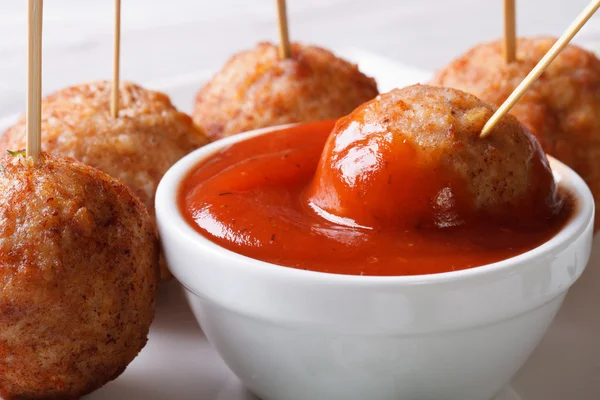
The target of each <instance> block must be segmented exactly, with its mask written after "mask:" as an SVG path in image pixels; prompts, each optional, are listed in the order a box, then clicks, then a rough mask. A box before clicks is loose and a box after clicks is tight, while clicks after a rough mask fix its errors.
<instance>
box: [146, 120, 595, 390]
mask: <svg viewBox="0 0 600 400" xmlns="http://www.w3.org/2000/svg"><path fill="white" fill-rule="evenodd" d="M271 130H273V128H271V129H266V130H259V131H253V132H249V133H246V134H241V135H237V136H233V137H230V138H227V139H224V140H220V141H217V142H215V143H212V144H210V145H208V146H205V147H203V148H201V149H199V150H197V151H195V152H193V153H192V154H190V155H188V156H187V157H185V158H183V159H182V160H181V161H179V162H178V163H177V164H175V165H174V166H173V168H171V169H170V170H169V172H167V174H166V175H165V177H164V178H163V180H162V182H161V183H160V186H159V188H158V193H157V198H156V212H157V218H158V226H159V229H160V233H161V237H162V241H163V246H164V250H165V254H166V257H167V260H168V263H169V265H170V267H171V270H172V272H173V274H174V275H175V277H176V278H177V279H178V280H179V281H180V282H181V283H182V284H183V285H184V286H185V288H186V289H187V297H188V300H189V303H190V305H191V307H192V309H193V312H194V314H195V316H196V318H197V319H198V321H199V323H200V324H201V326H202V328H203V330H204V333H205V334H206V336H207V338H208V340H209V341H210V342H211V343H212V344H213V345H214V346H215V347H216V349H217V350H218V352H219V354H220V355H221V356H222V357H223V359H224V360H225V362H226V363H227V365H228V366H229V367H230V368H231V370H232V371H233V372H234V373H235V374H236V375H237V376H238V377H239V378H240V379H241V380H242V381H243V383H244V384H245V385H246V386H247V387H248V389H249V390H250V391H252V392H253V393H255V394H256V395H258V396H259V397H261V398H263V399H264V400H354V399H356V400H367V399H368V400H392V399H393V400H402V399H405V400H421V399H423V400H484V399H490V398H491V397H492V396H493V395H494V394H495V393H496V392H497V391H498V390H500V389H501V388H502V387H503V386H504V385H505V384H506V383H507V382H508V381H509V380H510V379H511V377H512V376H513V375H514V374H515V373H516V372H517V370H518V369H519V368H520V367H521V365H523V363H524V362H525V360H526V359H527V358H528V357H529V355H530V354H531V352H532V351H533V349H534V348H535V346H536V345H537V344H538V342H539V341H540V339H541V338H542V335H543V334H544V332H545V331H546V329H547V328H548V325H549V324H550V322H551V321H552V319H553V318H554V316H555V314H556V312H557V311H558V309H559V307H560V305H561V303H562V301H563V299H564V297H565V294H566V293H567V290H568V289H569V287H570V286H571V285H572V284H573V283H574V282H575V280H576V279H577V278H578V277H579V276H580V275H581V273H582V272H583V270H584V268H585V266H586V264H587V262H588V258H589V254H590V250H591V240H592V227H593V226H592V225H593V214H594V203H593V199H592V195H591V193H590V191H589V189H588V187H587V186H586V184H585V183H584V182H583V181H582V179H581V178H580V177H579V176H578V175H577V174H575V173H574V172H573V171H572V170H571V169H569V168H568V167H566V166H565V165H564V164H561V163H560V162H558V161H556V160H551V163H552V168H553V170H554V172H555V176H556V179H557V180H558V181H559V182H560V184H561V185H563V186H564V187H566V188H568V189H569V190H570V191H571V192H572V193H573V194H574V195H575V197H576V199H577V204H578V207H577V210H576V212H575V215H574V216H573V217H572V218H571V220H570V221H569V222H568V224H567V225H566V226H565V227H564V228H563V229H562V230H561V231H560V232H559V233H558V235H556V236H555V237H554V238H553V239H551V240H550V241H548V242H547V243H545V244H543V245H542V246H540V247H538V248H536V249H534V250H531V251H529V252H527V253H524V254H521V255H519V256H517V257H514V258H510V259H508V260H505V261H501V262H498V263H494V264H489V265H485V266H482V267H478V268H473V269H468V270H463V271H457V272H449V273H443V274H436V275H422V276H398V277H367V276H347V275H335V274H326V273H318V272H311V271H304V270H298V269H292V268H286V267H282V266H278V265H273V264H270V263H266V262H262V261H258V260H254V259H251V258H248V257H245V256H242V255H239V254H236V253H233V252H231V251H229V250H226V249H224V248H222V247H220V246H218V245H216V244H214V243H213V242H211V241H209V240H208V239H206V238H204V237H203V236H202V235H200V234H198V233H197V232H196V231H195V230H194V229H193V228H192V227H191V226H189V225H188V223H187V222H186V221H185V220H184V218H183V217H182V215H181V213H180V212H179V209H178V206H177V199H176V197H177V193H178V189H179V184H180V182H181V180H182V178H184V177H185V176H186V174H187V173H188V172H189V171H190V170H191V169H192V168H194V166H196V165H197V164H198V163H199V162H200V161H201V160H204V159H206V158H207V157H209V156H210V155H211V154H213V153H214V152H216V151H218V150H220V149H222V148H223V147H225V146H228V145H231V144H232V143H236V142H239V141H242V140H245V139H248V138H250V137H253V136H256V135H261V134H268V132H269V131H271Z"/></svg>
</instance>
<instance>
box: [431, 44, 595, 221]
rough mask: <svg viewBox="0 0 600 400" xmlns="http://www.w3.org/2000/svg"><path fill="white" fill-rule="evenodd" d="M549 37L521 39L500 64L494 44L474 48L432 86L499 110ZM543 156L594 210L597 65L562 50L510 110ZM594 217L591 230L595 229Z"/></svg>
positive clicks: (572, 49)
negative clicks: (587, 196)
mask: <svg viewBox="0 0 600 400" xmlns="http://www.w3.org/2000/svg"><path fill="white" fill-rule="evenodd" d="M555 42H556V39H555V38H550V37H539V38H521V39H519V40H518V41H517V46H516V47H517V59H516V61H515V62H512V63H506V61H505V60H504V58H503V55H502V43H501V41H500V40H498V41H494V42H490V43H483V44H480V45H478V46H475V47H474V48H472V49H471V50H469V51H468V52H466V53H465V54H463V55H461V56H460V57H458V58H457V59H456V60H454V61H452V62H451V63H450V64H448V65H447V66H446V67H444V68H442V69H441V70H439V71H438V72H437V74H436V76H435V77H434V79H433V80H432V84H434V85H440V86H447V87H453V88H457V89H460V90H464V91H466V92H469V93H472V94H474V95H475V96H477V97H480V98H481V99H482V100H483V101H486V102H488V103H490V104H492V105H495V106H500V105H501V104H502V103H503V102H504V100H506V98H508V96H509V95H510V94H511V93H512V91H513V90H514V89H515V88H516V87H517V86H518V85H519V83H521V81H522V80H523V79H524V78H525V77H526V76H527V74H528V73H529V72H530V71H531V70H532V69H533V67H534V66H535V65H536V64H537V63H538V62H539V61H540V60H541V59H542V57H543V56H544V55H545V54H546V53H547V52H548V50H549V49H550V48H551V47H552V45H553V44H554V43H555ZM511 114H513V115H514V116H515V117H517V118H518V119H519V121H521V122H522V123H523V124H524V125H525V126H527V127H528V128H529V129H530V130H531V132H532V133H533V134H534V135H535V136H536V137H537V138H538V140H539V141H540V143H541V144H542V147H543V149H544V151H546V152H547V153H548V154H550V155H552V156H554V157H556V158H557V159H559V160H560V161H562V162H564V163H565V164H567V165H569V166H570V167H571V168H573V169H574V170H575V171H576V172H577V173H579V174H580V175H581V177H582V178H583V179H584V180H585V181H586V183H587V184H588V185H589V186H590V189H591V190H592V193H593V194H594V197H595V198H596V207H599V206H600V163H599V162H598V160H599V159H600V60H598V58H597V57H596V56H595V55H594V54H593V53H592V52H590V51H587V50H584V49H582V48H580V47H577V46H575V45H568V46H567V47H566V48H565V49H564V50H563V51H562V52H561V53H560V54H559V55H558V57H557V58H556V59H555V60H554V61H553V62H552V64H550V66H549V67H548V68H547V69H546V71H545V72H544V73H543V74H542V75H541V76H540V78H539V79H538V80H537V81H536V82H535V83H534V84H533V86H532V87H531V88H530V89H529V90H528V91H527V92H526V93H525V95H524V96H523V98H521V100H519V102H518V103H517V104H516V105H515V106H514V107H513V108H512V110H511ZM599 222H600V215H597V216H596V229H598V228H599V227H600V223H599Z"/></svg>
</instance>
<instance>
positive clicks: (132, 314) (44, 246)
mask: <svg viewBox="0 0 600 400" xmlns="http://www.w3.org/2000/svg"><path fill="white" fill-rule="evenodd" d="M0 165H1V167H0V393H1V394H2V396H3V397H4V398H5V399H12V398H17V399H20V398H26V399H48V398H52V399H73V398H78V397H80V396H82V395H84V394H86V393H89V392H91V391H93V390H95V389H96V388H98V387H100V386H102V385H104V384H105V383H106V382H108V381H110V380H112V379H114V378H116V377H117V376H119V374H121V373H122V372H123V371H124V370H125V368H126V367H127V365H128V364H129V363H130V362H131V361H132V360H133V359H134V358H135V357H136V355H137V354H138V353H139V351H140V350H141V349H142V348H143V347H144V345H145V344H146V340H147V339H146V337H147V334H148V329H149V327H150V323H151V322H152V319H153V316H154V301H155V297H156V287H157V284H158V278H159V270H158V262H157V255H158V241H157V238H156V235H155V232H154V226H153V223H152V219H151V218H150V216H149V215H148V212H147V210H146V207H144V205H143V204H142V203H141V202H140V200H139V199H138V198H137V197H136V196H134V195H133V193H132V192H131V191H130V190H129V189H128V188H127V187H126V186H124V185H123V184H122V183H120V182H119V181H118V180H116V179H114V178H111V177H110V176H108V175H106V174H104V173H103V172H100V171H99V170H97V169H95V168H92V167H89V166H87V165H84V164H82V163H79V162H76V161H74V160H71V159H66V158H59V157H55V156H50V155H47V154H44V153H42V154H41V155H40V157H39V158H38V159H37V160H36V161H33V160H32V159H25V158H23V157H21V156H9V155H6V156H4V157H2V158H0Z"/></svg>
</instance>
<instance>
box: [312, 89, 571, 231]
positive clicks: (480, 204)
mask: <svg viewBox="0 0 600 400" xmlns="http://www.w3.org/2000/svg"><path fill="white" fill-rule="evenodd" d="M493 111H494V110H493V108H492V107H491V106H489V105H487V104H485V103H483V102H482V101H480V100H478V99H477V98H475V97H474V96H471V95H468V94H466V93H464V92H460V91H457V90H453V89H446V88H434V87H428V86H421V85H416V86H410V87H407V88H404V89H396V90H393V91H391V92H388V93H385V94H382V95H379V96H378V97H377V98H375V99H374V100H372V101H370V102H368V103H365V104H364V105H362V106H361V107H359V108H358V109H357V110H355V111H354V112H353V113H351V114H350V115H348V116H347V117H345V118H342V119H341V120H340V121H338V123H337V125H336V127H335V128H334V130H333V132H332V134H331V136H330V137H329V139H328V141H327V143H326V145H325V149H324V151H323V154H322V156H321V160H320V163H319V166H318V168H317V172H316V174H315V178H314V180H313V183H312V185H311V186H310V188H309V190H308V193H307V201H308V202H309V204H310V205H311V207H312V208H313V209H314V210H315V211H316V212H317V213H318V214H320V215H321V216H323V217H325V218H327V219H329V220H331V221H335V222H338V223H342V224H349V225H356V226H363V227H369V228H374V227H382V226H389V227H394V228H407V229H409V228H415V227H417V228H419V227H440V228H443V227H450V226H460V225H464V224H475V223H488V222H490V220H507V219H508V220H514V221H515V223H517V222H518V223H533V222H535V221H538V220H540V219H546V218H549V217H551V216H552V215H554V214H555V213H556V211H557V210H558V208H559V207H560V200H559V198H558V196H557V192H556V186H555V183H554V179H553V176H552V172H551V170H550V167H549V164H548V160H547V159H546V157H545V155H544V153H543V151H542V149H541V147H540V145H539V144H538V142H537V141H536V140H535V138H534V137H533V135H532V134H530V133H529V131H528V130H527V128H525V127H524V126H523V125H521V124H520V123H519V122H518V121H517V120H516V119H515V118H514V117H511V116H508V117H506V118H504V119H503V120H502V121H501V123H500V124H498V126H497V127H496V128H495V131H494V132H493V133H492V135H490V136H489V137H487V138H485V139H481V138H479V133H480V132H481V128H482V127H483V125H484V124H485V122H486V121H487V120H488V119H489V117H490V116H491V115H492V114H493Z"/></svg>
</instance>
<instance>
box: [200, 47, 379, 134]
mask: <svg viewBox="0 0 600 400" xmlns="http://www.w3.org/2000/svg"><path fill="white" fill-rule="evenodd" d="M377 93H378V92H377V84H376V83H375V80H374V79H373V78H369V77H367V76H365V75H364V74H363V73H362V72H360V71H359V70H358V68H357V66H356V65H353V64H351V63H349V62H347V61H345V60H342V59H341V58H338V57H336V56H335V55H334V54H333V53H331V52H330V51H327V50H325V49H322V48H320V47H316V46H305V45H301V44H298V43H293V44H292V57H291V58H290V59H285V60H282V59H281V58H280V57H279V54H278V49H277V46H276V45H274V44H271V43H260V44H259V45H258V47H257V48H256V49H253V50H249V51H244V52H241V53H239V54H237V55H235V56H233V58H231V59H230V60H229V61H228V62H227V64H225V66H224V67H223V69H221V71H219V72H218V73H217V74H216V75H215V76H214V77H213V78H212V80H211V81H210V82H208V83H207V84H206V85H205V86H204V87H203V88H201V89H200V91H199V92H198V95H197V97H196V106H195V110H194V114H193V117H194V121H196V123H197V124H198V125H200V126H201V127H203V128H204V130H205V131H206V133H207V134H208V136H209V137H210V138H211V139H212V140H216V139H219V138H222V137H225V136H230V135H234V134H236V133H240V132H245V131H249V130H252V129H258V128H264V127H267V126H274V125H282V124H288V123H292V122H309V121H316V120H329V119H336V118H339V117H342V116H344V115H346V114H348V113H349V112H350V111H352V110H353V109H355V108H356V107H357V106H359V105H360V104H362V103H364V102H365V101H368V100H371V99H372V98H373V97H375V96H376V95H377Z"/></svg>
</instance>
